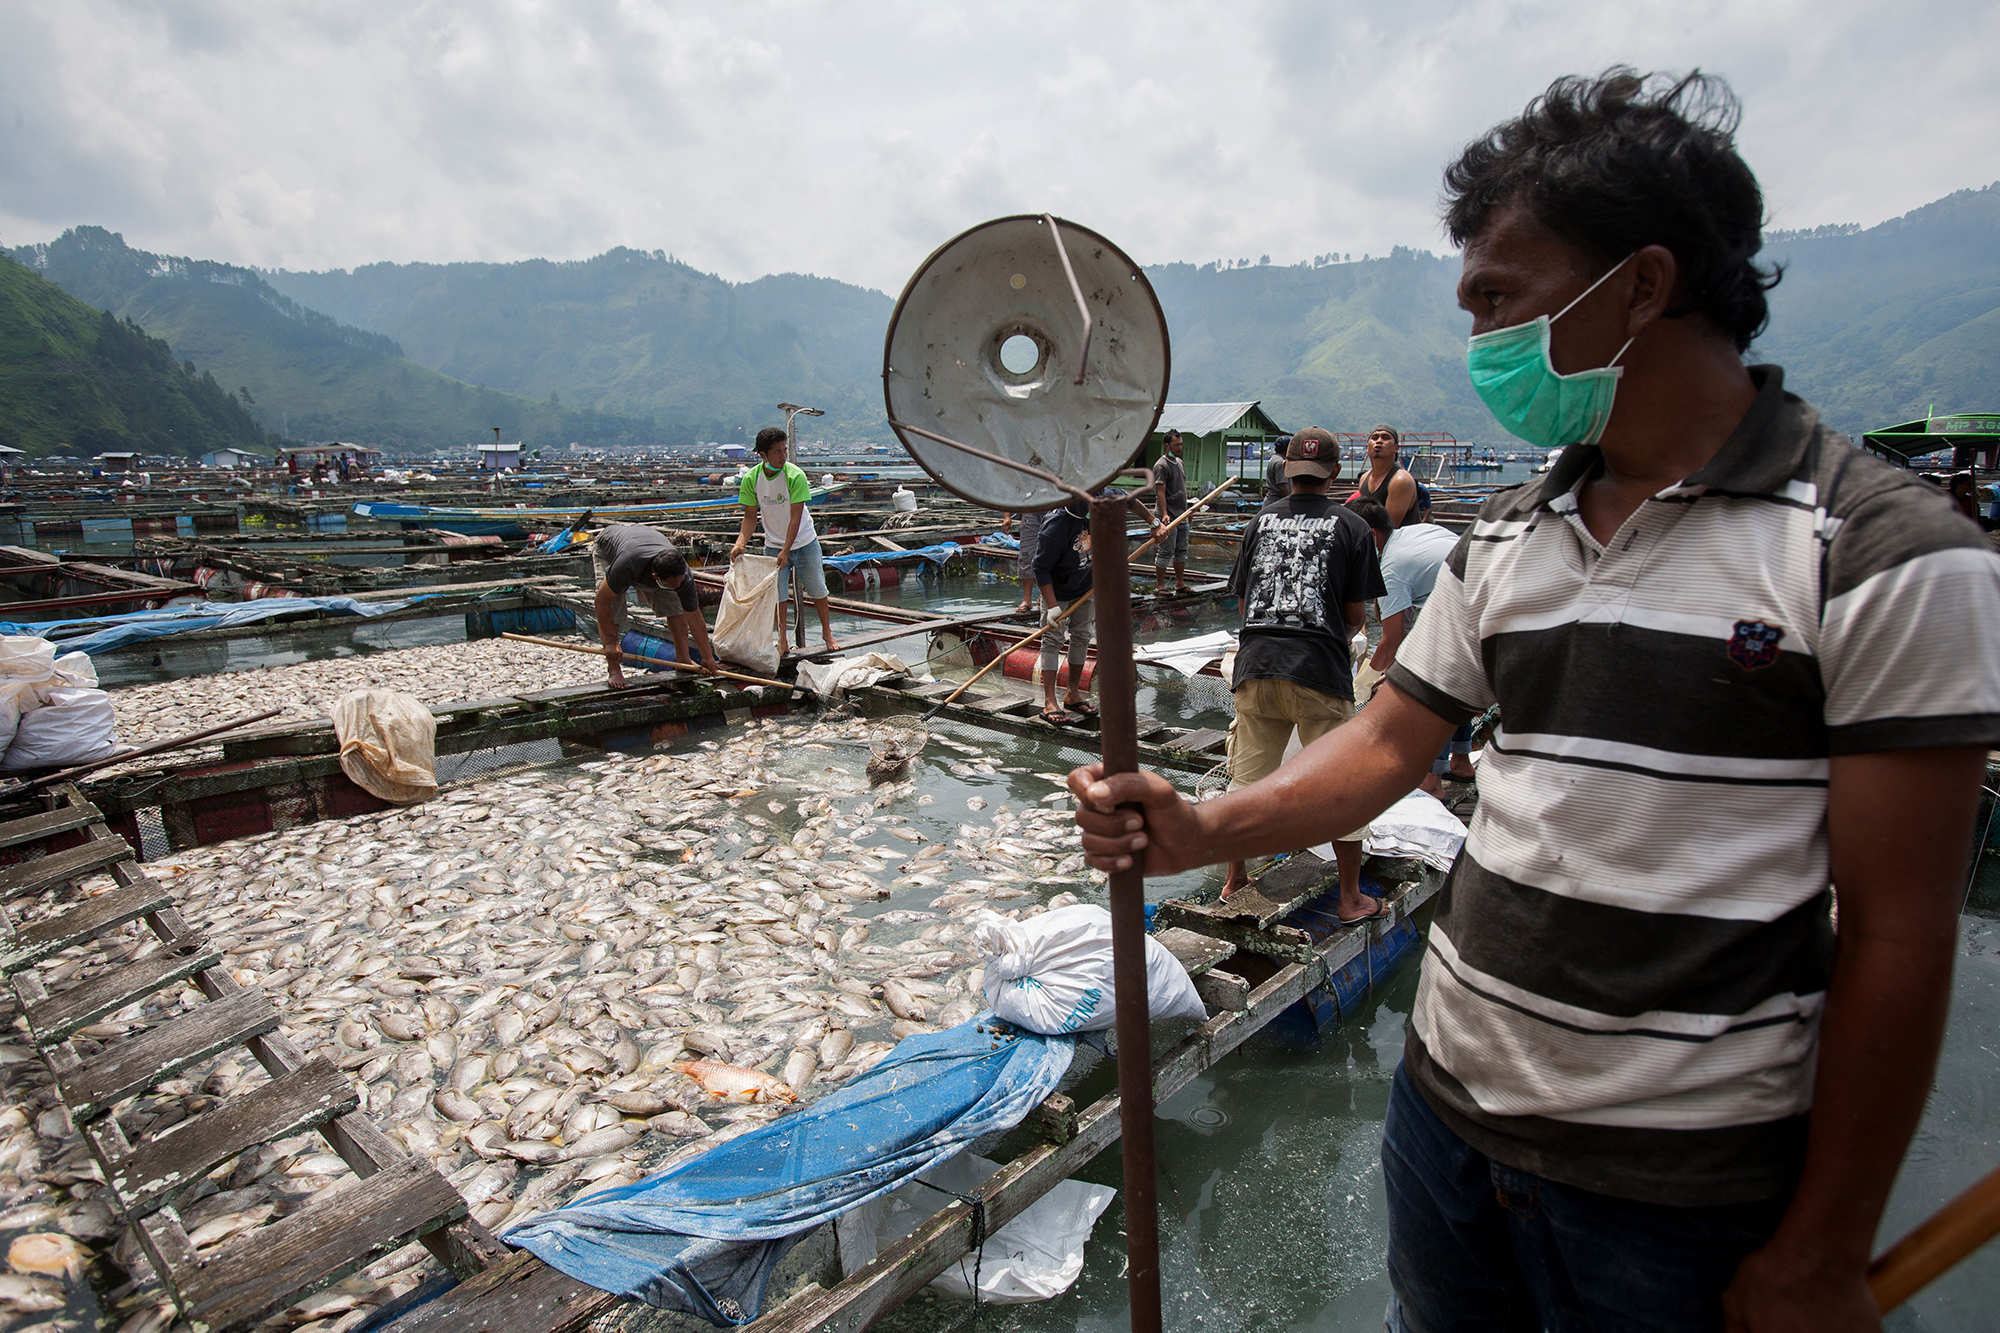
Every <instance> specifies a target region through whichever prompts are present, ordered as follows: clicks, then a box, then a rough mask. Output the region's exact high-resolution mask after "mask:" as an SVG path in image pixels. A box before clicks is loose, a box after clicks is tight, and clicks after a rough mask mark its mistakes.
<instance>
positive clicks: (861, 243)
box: [0, 0, 2000, 291]
mask: <svg viewBox="0 0 2000 1333" xmlns="http://www.w3.org/2000/svg"><path fill="white" fill-rule="evenodd" d="M0 31H4V32H6V33H7V35H8V40H7V42H6V44H5V49H4V51H0V240H4V241H6V242H9V243H20V242H24V241H30V240H41V239H47V238H48V237H50V236H53V235H54V234H55V233H56V232H57V231H59V230H61V229H62V228H63V227H66V226H71V225H74V224H77V223H84V222H90V223H97V224H100V225H103V226H107V227H110V228H112V229H114V230H119V231H122V232H124V233H125V235H126V237H127V239H128V240H130V241H131V242H132V243H133V244H135V245H140V246H143V247H145V248H148V249H156V250H163V251H168V252H172V253H185V254H193V255H196V256H200V257H207V258H217V259H229V260H235V261H237V262H242V263H255V264H261V265H268V266H288V267H326V266H336V265H337V266H349V265H354V264H360V263H367V262H371V261H374V260H380V259H392V260H405V259H431V260H450V259H497V260H506V259H518V258H526V257H530V256H537V255H545V256H549V257H554V258H577V257H582V256H586V255H590V254H594V253H596V252H598V251H601V250H603V249H605V248H607V247H609V246H612V245H621V244H622V245H632V246H637V247H641V248H645V249H655V248H658V249H663V250H667V251H670V252H672V253H674V254H677V255H679V256H680V257H682V258H684V259H687V260H688V261H690V262H692V263H694V264H696V265H698V266H700V267H702V268H708V269H713V270H716V271H718V272H721V273H723V274H724V275H725V276H728V277H731V278H739V279H740V278H749V277H753V276H756V275H758V274H761V273H767V272H774V271H781V270H801V271H809V272H816V273H823V274H827V275H830V276H834V277H841V278H846V279H849V280H851V281H858V282H864V283H868V284H870V285H873V286H878V287H882V288H885V289H887V290H890V291H894V290H897V289H898V288H899V287H900V285H901V283H902V281H903V280H904V278H905V277H907V275H908V274H909V272H910V271H911V269H912V268H914V267H915V265H916V263H917V262H918V261H919V260H920V259H921V258H922V257H923V255H924V254H926V253H927V252H928V251H929V250H930V249H931V248H932V247H934V246H935V245H937V244H938V243H939V242H941V241H943V240H944V239H946V238H947V237H948V236H949V235H951V234H953V233H954V232H956V231H957V230H959V229H962V228H963V227H966V226H969V225H972V224H973V223H976V222H978V221H981V220H983V219H985V218H987V217H989V216H993V215H995V214H999V213H1005V212H1015V211H1030V210H1040V209H1044V208H1053V209H1055V210H1057V211H1060V212H1063V213H1065V214H1066V215H1068V216H1071V217H1074V218H1075V219H1077V220H1078V221H1080V222H1083V223H1085V224H1087V225H1089V226H1092V227H1094V228H1096V229H1097V230H1100V231H1102V232H1104V233H1105V234H1107V235H1109V236H1111V237H1112V238H1113V239H1115V240H1117V241H1119V242H1120V243H1121V244H1122V245H1124V246H1125V247H1126V248H1127V249H1128V250H1130V251H1131V252H1132V253H1133V254H1134V255H1135V256H1137V257H1138V258H1140V259H1142V260H1144V261H1147V262H1153V261H1160V260H1169V259H1191V260H1196V261H1203V260H1208V259H1214V258H1224V257H1228V258H1236V257H1243V256H1249V257H1252V258H1254V257H1256V256H1259V255H1263V254H1267V253H1268V254H1270V255H1272V256H1273V257H1274V258H1275V259H1276V260H1278V261H1279V262H1288V261H1291V260H1295V259H1300V258H1305V257H1307V256H1310V255H1314V254H1319V253H1322V252H1325V251H1329V250H1332V251H1339V252H1348V253H1353V254H1355V255H1357V256H1358V255H1360V254H1362V253H1382V252H1384V251H1386V250H1387V249H1389V248H1390V247H1391V246H1393V245H1398V244H1402V245H1414V246H1419V247H1429V248H1437V247H1439V246H1440V245H1441V241H1440V238H1439V235H1438V230H1437V225H1436V211H1437V180H1438V172H1439V169H1440V168H1441V166H1442V165H1443V163H1444V162H1445V161H1446V160H1447V159H1448V158H1449V157H1450V156H1451V155H1452V153H1454V152H1455V151H1456V150H1457V148H1458V147H1459V146H1461V145H1462V144H1463V143H1464V142H1465V141H1466V140H1468V139H1470V138H1472V137H1474V136H1475V135H1477V134H1478V133H1480V132H1481V131H1482V130H1484V129H1485V128H1486V127H1487V126H1488V125H1490V124H1492V123H1493V122H1494V121H1496V120H1498V119H1500V118H1502V117H1505V116H1507V115H1510V114H1513V113H1514V112H1516V111H1518V110H1519V109H1520V107H1521V105H1522V104H1523V103H1524V102H1525V101H1526V100H1527V98H1529V97H1530V96H1532V95H1533V94H1534V93H1535V92H1536V91H1537V90H1539V89H1540V88H1541V87H1543V86H1545V85H1546V84H1547V82H1548V81H1549V79H1551V78H1552V77H1554V76H1556V75H1558V74H1561V73H1565V72H1571V71H1586V72H1594V71H1596V70H1598V69H1600V68H1602V67H1604V66H1606V65H1609V64H1612V63H1616V62H1627V63H1632V64H1635V65H1638V66H1640V67H1642V68H1685V67H1687V66H1690V65H1696V64H1699V65H1701V66H1702V67H1703V68H1706V69H1709V70H1712V71H1714V72H1717V73H1721V74H1724V75H1726V76H1728V77H1729V78H1730V79H1731V80H1732V81H1733V82H1734V84H1735V86H1736V88H1737V89H1738V91H1739V92H1740V93H1741V94H1742V95H1743V98H1744V102H1745V107H1746V116H1745V124H1744V130H1743V134H1742V142H1743V147H1744V151H1745V154H1746V156H1748V158H1749V159H1750V161H1751V164H1752V166H1753V167H1755V168H1756V169H1757V171H1758V172H1759V174H1760V176H1761V178H1762V179H1763V181H1764V184H1765V188H1766V191H1767V194H1768V196H1769V201H1770V208H1771V212H1772V215H1773V219H1774V221H1775V222H1776V224H1777V225H1780V226H1811V225H1815V224H1818V223H1822V222H1845V221H1855V222H1863V223H1871V222H1875V221H1879V220H1880V219H1882V218H1884V217H1888V216H1893V215H1895V214H1898V213H1902V212H1905V211H1907V210H1909V209H1911V208H1913V207H1916V206H1918V205H1920V204H1923V203H1926V202H1928V201H1929V200H1931V199H1934V198H1937V197H1938V196H1940V195H1943V194H1946V193H1949V192H1950V191H1952V190H1955V189H1960V188H1964V187H1966V186H1972V185H1982V184H1985V183H1987V182H1989V181H1991V180H1994V179H1996V178H2000V87H1996V86H1995V85H1994V83H1993V82H1992V80H1991V78H1990V74H1989V72H1988V71H1987V69H1986V68H1985V67H1984V65H1985V63H1986V56H1985V55H1984V54H1983V53H1988V52H1991V51H1993V50H1995V49H2000V10H1996V9H1995V8H1994V7H1992V6H1990V5H1985V4H1980V3H1973V2H1972V0H1915V3H1911V4H1905V5H1901V6H1896V7H1884V6H1876V5H1864V4H1861V3H1857V2H1856V0H1830V2H1829V3H1818V4H1807V3H1805V0H1765V2H1764V3H1760V4H1757V5H1742V4H1735V3H1725V2H1724V0H1645V2H1643V3H1633V4H1625V5H1617V6H1612V5H1604V4H1602V3H1597V4H1584V3H1577V2H1575V0H1567V2H1565V3H1543V4H1535V3H1524V2H1523V0H1457V2H1456V3H1450V2H1446V3H1437V4H1431V5H1412V4H1409V3H1407V0H1397V2H1395V3H1391V2H1390V0H1367V2H1365V3H1360V4H1348V5H1342V6H1332V5H1325V4H1316V3H1276V2H1275V0H1271V2H1266V3H1258V2H1256V0H1239V2H1238V3H1232V4H1227V5H1224V4H1215V3H1210V4H1190V3H1176V2H1175V0H1147V2H1146V3H1136V2H1128V3H1100V4H1093V5H1087V6H1084V5H1073V4H1056V3H1052V2H1050V0H1017V2H1016V3H1013V4H1010V5H1004V6H996V5H990V4H950V5H947V4H943V3H921V2H919V0H908V2H907V3H881V4H862V3H858V2H857V0H846V2H842V0H831V2H825V3H807V2H806V0H747V2H745V3H738V4H734V5H730V6H701V7H698V6H694V5H686V4H660V3H642V2H641V0H624V2H622V3H621V2H620V0H576V2H575V3H531V2H530V0H494V2H493V3H489V4H486V5H481V6H461V5H449V4H442V3H431V4H410V3H391V2H390V0H348V3H345V4H342V5H338V6H329V5H323V4H318V3H291V4H285V3H268V2H265V3H257V2H254V0H206V2H203V3H193V2H188V3H159V4H140V3H137V0H130V2H128V3H121V2H120V0H65V3H64V4H62V5H59V6H52V5H47V4H41V3H35V2H34V0H0ZM1947 35H1948V36H1947ZM1913 90H1921V92H1920V94H1917V93H1915V92H1914V91H1913Z"/></svg>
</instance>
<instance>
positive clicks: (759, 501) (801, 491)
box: [729, 426, 840, 653]
mask: <svg viewBox="0 0 2000 1333" xmlns="http://www.w3.org/2000/svg"><path fill="white" fill-rule="evenodd" d="M753 447H754V448H755V449H756V450H757V456H758V459H759V460H760V461H759V462H758V464H757V466H755V467H753V468H751V469H750V471H749V472H748V473H747V474H745V476H744V478H743V485H742V488H741V489H740V490H739V491H738V492H737V497H736V498H737V499H738V500H740V501H741V502H742V504H743V526H742V527H741V528H740V529H739V530H738V531H737V533H736V545H735V546H733V547H732V548H730V551H729V558H730V560H731V561H734V560H735V559H736V557H737V556H739V555H742V554H743V550H744V548H745V547H746V546H748V545H749V544H750V530H751V528H752V527H754V526H755V525H756V523H757V520H758V518H759V517H760V516H761V517H762V519H763V522H764V554H765V555H768V556H772V557H774V558H777V559H780V560H782V561H783V564H782V565H781V566H780V567H779V572H778V639H779V641H780V643H782V642H783V641H784V637H785V601H786V599H787V598H788V597H790V596H791V574H792V571H793V570H794V569H796V570H797V571H798V576H799V587H800V589H801V590H802V591H803V592H804V593H805V595H806V596H807V597H808V598H810V599H811V601H812V604H813V606H814V607H815V608H817V609H818V611H819V628H820V637H821V638H823V639H825V640H826V650H827V651H828V652H830V653H831V652H838V651H839V650H840V645H839V644H837V643H835V642H834V641H833V618H832V616H831V615H830V614H829V612H828V609H827V600H826V599H827V591H826V568H825V566H824V565H822V564H821V563H820V551H819V532H818V531H817V530H816V529H815V528H814V527H813V521H812V514H811V512H810V511H809V510H808V509H807V508H806V502H807V501H808V500H810V499H811V498H812V483H811V482H809V481H807V480H806V474H805V470H804V469H802V468H800V467H799V466H798V465H797V464H796V463H793V462H791V461H790V457H789V454H788V449H787V442H786V439H785V432H784V430H783V429H782V428H780V427H777V426H766V427H764V429H762V430H760V431H758V432H757V443H756V444H755V446H753Z"/></svg>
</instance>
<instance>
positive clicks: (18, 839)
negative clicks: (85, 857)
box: [0, 801, 104, 847]
mask: <svg viewBox="0 0 2000 1333" xmlns="http://www.w3.org/2000/svg"><path fill="white" fill-rule="evenodd" d="M102 818H104V816H103V815H102V814H100V813H98V809H97V807H96V806H94V805H92V804H91V803H90V802H88V801H83V802H80V803H77V804H72V805H61V806H57V807H56V808H55V809H53V810H45V811H43V812H42V813H41V814H39V815H29V816H28V817H27V818H25V819H14V820H9V821H8V822H7V823H5V824H0V847H18V846H20V845H21V844H22V843H24V842H34V841H35V840H37V839H39V838H52V837H54V836H55V835H56V834H58V833H68V832H70V831H72V830H74V829H80V828H82V827H83V826H84V825H86V824H94V823H96V822H97V821H98V820H100V819H102Z"/></svg>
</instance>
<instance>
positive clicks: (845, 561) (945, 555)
mask: <svg viewBox="0 0 2000 1333" xmlns="http://www.w3.org/2000/svg"><path fill="white" fill-rule="evenodd" d="M957 554H958V543H957V542H939V543H938V544H937V545H935V546H916V547H912V548H911V549H909V550H907V551H855V552H854V553H852V554H851V555H829V556H825V557H822V559H821V561H820V563H821V564H826V565H831V566H833V567H834V568H835V569H837V570H839V571H840V572H841V573H843V574H845V573H847V572H849V571H850V570H852V569H853V568H854V567H855V566H857V565H872V564H876V563H878V562H880V561H884V560H904V559H907V558H909V557H910V556H913V555H918V556H922V557H923V558H924V559H926V560H928V561H930V562H931V563H932V564H934V565H942V564H943V563H944V562H945V561H947V560H949V559H951V558H952V557H953V556H955V555H957Z"/></svg>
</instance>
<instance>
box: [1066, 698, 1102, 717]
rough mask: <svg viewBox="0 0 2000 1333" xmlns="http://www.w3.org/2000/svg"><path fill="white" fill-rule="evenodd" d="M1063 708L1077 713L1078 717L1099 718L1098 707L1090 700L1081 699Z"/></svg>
mask: <svg viewBox="0 0 2000 1333" xmlns="http://www.w3.org/2000/svg"><path fill="white" fill-rule="evenodd" d="M1063 707H1064V708H1067V709H1068V710H1069V711H1070V712H1072V713H1075V714H1076V715H1077V716H1078V717H1096V716H1097V705H1096V704H1094V703H1091V702H1090V701H1089V700H1088V699H1079V700H1077V701H1076V702H1075V703H1066V704H1064V705H1063Z"/></svg>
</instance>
